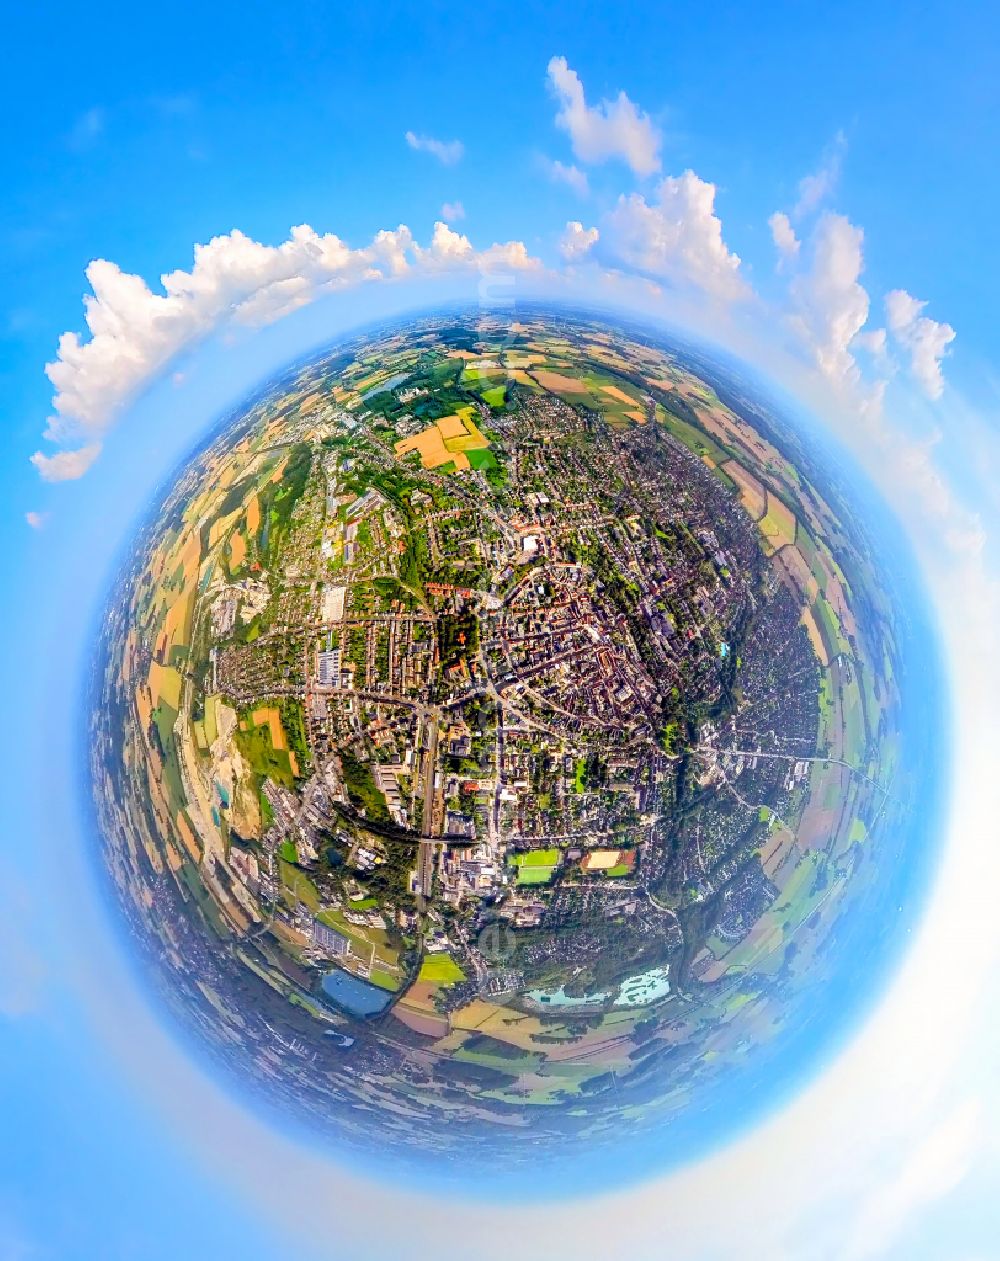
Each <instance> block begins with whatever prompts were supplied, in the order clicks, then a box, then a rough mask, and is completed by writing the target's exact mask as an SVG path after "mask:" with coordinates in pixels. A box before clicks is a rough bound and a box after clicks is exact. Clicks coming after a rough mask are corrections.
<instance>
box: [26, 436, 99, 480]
mask: <svg viewBox="0 0 1000 1261" xmlns="http://www.w3.org/2000/svg"><path fill="white" fill-rule="evenodd" d="M100 454H101V444H100V443H99V442H91V443H88V444H87V446H85V447H78V448H77V450H75V451H57V452H56V453H55V455H45V454H44V453H43V452H41V451H36V452H35V454H34V455H33V456H32V457H31V462H32V464H34V466H35V468H36V469H38V472H39V474H40V476H41V478H42V480H43V481H46V482H73V481H76V479H77V478H78V477H82V476H83V475H84V473H86V471H87V469H89V468H90V466H91V465H92V464H93V462H94V461H95V460H96V459H97V457H98V456H99V455H100Z"/></svg>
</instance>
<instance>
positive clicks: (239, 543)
mask: <svg viewBox="0 0 1000 1261" xmlns="http://www.w3.org/2000/svg"><path fill="white" fill-rule="evenodd" d="M246 558H247V541H246V539H245V538H244V537H243V533H242V531H241V530H234V531H233V536H232V538H231V539H230V540H229V567H230V569H240V568H241V567H242V565H243V562H244V561H245V560H246Z"/></svg>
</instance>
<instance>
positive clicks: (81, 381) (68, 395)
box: [32, 222, 538, 481]
mask: <svg viewBox="0 0 1000 1261" xmlns="http://www.w3.org/2000/svg"><path fill="white" fill-rule="evenodd" d="M477 266H478V267H483V268H497V267H505V268H510V269H515V270H522V269H525V268H531V267H537V266H538V263H537V260H535V259H533V258H532V257H531V256H530V255H529V253H528V251H527V248H526V247H525V245H524V244H523V243H522V242H520V241H508V242H506V243H504V244H497V245H492V246H490V247H489V248H488V249H486V250H479V251H477V250H476V249H475V248H474V247H473V245H472V243H471V242H470V241H469V239H468V237H465V236H462V235H460V234H459V233H457V232H454V231H453V230H452V229H451V228H449V227H448V225H447V224H446V223H444V222H438V223H436V224H435V225H434V234H433V237H432V239H431V243H430V245H429V246H427V247H421V246H420V245H418V244H417V242H416V241H414V239H413V235H412V233H411V232H410V229H409V228H407V227H405V226H404V225H401V226H400V227H398V228H396V229H395V230H393V231H382V232H379V233H377V234H376V235H375V237H374V238H373V239H372V241H371V243H370V244H369V245H367V246H365V247H364V248H361V249H351V248H350V247H349V246H347V245H346V244H345V243H344V242H343V241H342V240H341V239H340V238H339V237H337V236H334V235H333V234H332V233H327V234H325V235H323V236H321V235H319V234H318V233H317V232H316V231H314V229H313V228H311V227H309V226H308V225H305V224H303V225H301V226H299V227H296V228H293V229H292V231H291V234H290V235H289V237H288V239H287V240H286V241H283V242H282V244H281V245H277V246H271V245H262V244H261V243H260V242H258V241H254V240H252V239H251V238H250V237H248V236H246V235H244V233H242V232H239V231H233V232H231V233H229V234H228V235H226V236H218V237H214V238H213V239H212V240H211V241H209V243H208V244H207V245H198V246H195V252H194V266H193V267H192V268H191V270H190V271H180V270H179V271H174V272H171V273H169V274H168V275H165V276H163V277H161V285H162V287H163V293H154V292H153V291H152V290H151V289H150V288H149V286H148V285H147V284H146V282H145V281H144V280H143V279H142V277H140V276H135V275H130V274H129V273H127V272H123V271H122V270H121V269H120V268H119V267H117V266H116V265H115V264H114V263H111V262H108V261H106V260H104V259H97V260H96V261H94V262H93V263H91V264H90V266H89V267H88V268H87V279H88V280H89V281H90V284H91V288H92V290H93V292H92V294H89V295H88V296H87V297H85V298H84V307H85V319H86V323H87V327H88V328H89V330H90V334H91V336H90V338H89V340H87V341H83V340H81V338H80V337H79V336H78V334H76V333H64V334H63V335H62V337H61V338H60V339H59V349H58V354H57V356H56V358H55V360H54V361H53V362H52V363H49V364H47V365H46V369H45V370H46V372H47V374H48V376H49V379H50V380H51V382H52V384H53V385H54V386H55V390H56V393H55V397H54V398H53V408H54V411H55V415H54V416H53V417H52V418H51V419H50V421H49V427H48V430H47V432H46V435H45V436H46V437H47V438H49V439H50V440H52V441H55V442H73V441H74V440H76V441H79V440H80V439H86V438H90V439H94V438H97V437H99V436H100V435H101V434H102V433H103V432H104V431H105V430H106V429H107V428H108V427H109V426H110V425H111V424H113V423H114V421H115V420H116V419H117V417H118V415H119V414H120V412H121V411H122V409H123V408H124V407H125V406H126V405H127V404H128V403H129V402H130V401H131V400H132V399H133V398H135V396H136V395H137V394H138V393H139V392H140V391H141V390H142V389H144V388H145V387H146V386H147V385H148V384H149V383H150V381H151V380H152V379H153V378H154V377H156V376H157V375H158V374H159V373H160V372H161V371H163V370H164V369H165V368H166V367H167V366H168V365H169V364H170V362H171V361H172V360H173V359H174V358H175V357H176V356H177V355H178V354H179V353H181V352H182V351H183V350H185V349H187V348H189V347H190V346H193V345H194V344H196V343H197V342H198V341H200V340H202V339H203V338H205V337H207V336H209V335H210V334H211V333H214V332H216V331H218V330H219V329H221V328H224V327H225V326H227V325H229V324H242V325H249V326H252V327H256V326H261V325H264V324H269V323H272V322H273V321H274V320H277V319H280V318H281V317H282V316H284V315H287V314H288V313H289V312H291V311H294V310H295V309H297V308H298V307H301V306H305V305H306V304H308V303H310V302H312V301H314V300H315V299H316V298H318V297H320V296H322V295H323V294H326V293H329V292H331V291H333V290H335V289H338V288H343V287H346V286H349V285H356V284H360V283H363V282H365V281H370V280H381V279H386V278H389V277H394V276H401V275H404V274H412V273H414V272H425V273H436V272H440V271H443V270H447V269H449V268H461V267H477ZM99 451H100V446H99V444H97V443H96V442H93V441H91V443H89V444H88V445H85V446H84V447H83V448H82V450H77V451H63V452H60V453H58V454H56V455H53V456H46V455H44V454H42V453H41V452H38V453H36V454H35V455H34V456H33V457H32V462H33V463H34V464H35V466H36V467H37V468H38V470H39V472H40V473H41V475H42V477H44V478H45V479H46V480H48V481H64V480H67V479H69V478H75V477H80V476H81V475H82V474H83V473H84V472H85V471H86V470H87V468H89V467H90V465H91V464H92V463H93V461H94V460H95V459H96V457H97V455H98V453H99Z"/></svg>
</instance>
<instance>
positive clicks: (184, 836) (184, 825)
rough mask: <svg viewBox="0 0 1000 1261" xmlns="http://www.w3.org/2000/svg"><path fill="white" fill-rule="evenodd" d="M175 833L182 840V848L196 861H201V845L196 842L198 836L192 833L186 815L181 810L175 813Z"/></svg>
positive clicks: (192, 830)
mask: <svg viewBox="0 0 1000 1261" xmlns="http://www.w3.org/2000/svg"><path fill="white" fill-rule="evenodd" d="M177 834H178V835H179V836H180V838H181V840H182V841H183V842H184V848H185V849H186V850H187V852H188V853H189V854H190V855H191V857H192V858H193V859H194V861H195V862H196V863H200V862H201V846H200V845H199V844H198V838H197V837H196V836H195V834H194V829H193V828H192V826H191V824H190V822H189V821H188V817H187V815H186V814H185V813H184V811H183V810H181V811H180V812H179V813H178V815H177Z"/></svg>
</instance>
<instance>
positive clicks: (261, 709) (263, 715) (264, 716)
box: [250, 705, 288, 749]
mask: <svg viewBox="0 0 1000 1261" xmlns="http://www.w3.org/2000/svg"><path fill="white" fill-rule="evenodd" d="M250 718H251V721H252V722H253V725H254V726H255V727H270V728H271V744H272V746H273V747H274V748H275V749H287V748H288V742H287V741H286V740H285V729H284V727H283V726H282V725H281V711H280V710H279V709H278V707H277V706H276V705H259V706H258V707H257V708H256V709H255V710H254V711H253V713H252V714H251V715H250Z"/></svg>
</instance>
